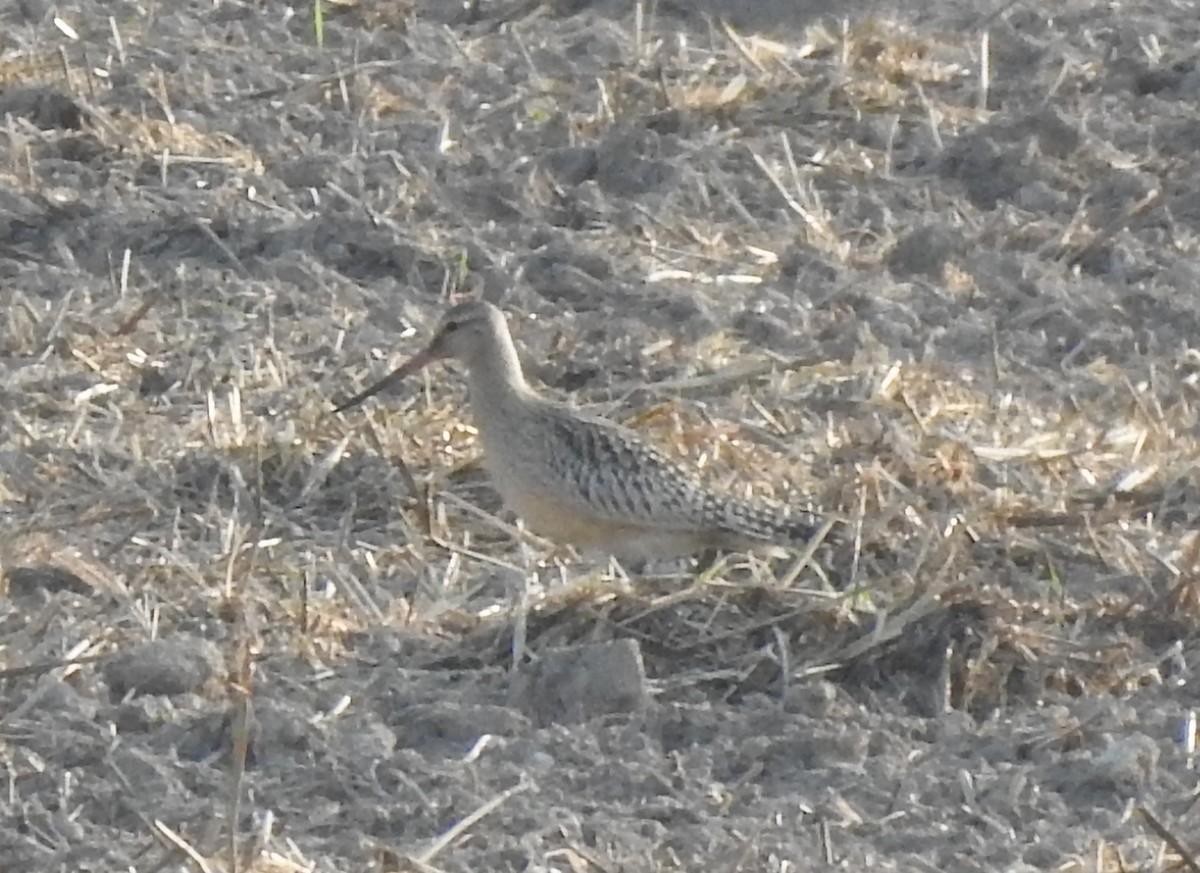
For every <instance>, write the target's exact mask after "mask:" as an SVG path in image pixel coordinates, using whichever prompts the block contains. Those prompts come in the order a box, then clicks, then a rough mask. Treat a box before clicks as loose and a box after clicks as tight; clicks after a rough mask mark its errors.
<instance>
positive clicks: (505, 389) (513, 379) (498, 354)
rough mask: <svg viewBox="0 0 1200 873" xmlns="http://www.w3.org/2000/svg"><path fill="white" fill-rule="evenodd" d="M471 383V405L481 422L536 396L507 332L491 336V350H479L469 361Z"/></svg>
mask: <svg viewBox="0 0 1200 873" xmlns="http://www.w3.org/2000/svg"><path fill="white" fill-rule="evenodd" d="M467 384H468V385H469V387H470V389H471V406H472V407H473V409H474V411H475V417H476V420H477V421H478V422H480V423H482V422H485V421H487V420H488V419H489V418H490V417H491V415H492V414H493V413H495V414H503V413H504V412H505V411H506V410H508V409H511V408H513V404H514V403H517V404H519V403H520V400H521V399H522V398H524V397H527V396H529V395H530V394H532V393H533V389H532V388H530V387H529V383H528V382H526V381H525V373H524V372H523V371H522V369H521V359H520V358H519V357H518V356H517V348H516V346H514V345H513V341H512V338H511V337H510V336H508V334H507V333H505V334H504V335H503V336H497V337H489V343H488V348H486V349H482V348H481V349H479V353H478V354H476V355H475V356H473V359H472V360H470V361H468V362H467Z"/></svg>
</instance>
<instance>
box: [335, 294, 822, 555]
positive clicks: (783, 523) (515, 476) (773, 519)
mask: <svg viewBox="0 0 1200 873" xmlns="http://www.w3.org/2000/svg"><path fill="white" fill-rule="evenodd" d="M444 359H455V360H457V361H460V362H461V363H462V364H464V365H465V366H466V370H467V383H468V387H469V390H470V401H469V402H470V407H471V411H472V414H473V416H474V419H475V424H476V427H477V428H478V430H479V434H480V437H481V440H482V442H483V452H484V466H485V467H486V469H487V471H488V473H489V475H490V477H491V481H492V484H493V485H494V487H495V488H496V490H497V491H498V492H499V493H500V497H501V499H502V500H503V501H504V503H505V505H506V506H507V507H508V508H509V509H511V510H513V511H514V512H515V513H516V514H517V516H519V517H520V518H521V519H522V520H523V521H524V522H525V525H526V527H528V528H529V529H530V530H531V531H533V532H534V533H537V534H539V535H541V536H544V537H546V538H547V539H550V540H553V541H555V542H558V543H567V544H570V545H572V546H575V547H576V548H578V549H579V550H580V551H582V552H585V553H586V552H591V553H606V554H610V555H614V556H616V557H618V558H620V559H626V560H660V559H669V558H679V557H685V556H689V555H695V554H698V553H702V552H704V553H709V554H711V553H712V552H713V551H714V550H730V551H750V550H754V549H760V548H764V547H780V546H782V547H791V548H796V549H802V548H804V547H805V545H806V544H807V542H808V540H809V538H810V537H811V536H812V535H813V533H814V531H813V529H812V528H811V527H809V526H808V525H806V524H803V523H801V522H799V521H797V520H795V519H792V518H790V517H789V516H788V514H787V513H786V512H785V511H784V510H783V508H782V507H779V506H775V505H771V504H768V503H766V502H762V503H758V502H749V501H745V500H739V499H736V498H733V497H730V496H726V495H723V494H720V493H719V492H715V491H712V490H709V489H708V488H706V487H704V485H702V484H701V483H700V481H699V480H698V479H697V478H696V477H695V476H694V475H692V474H691V473H690V472H689V471H688V470H686V469H685V468H684V467H683V466H682V465H681V464H680V463H678V462H676V461H674V460H672V459H671V458H670V457H668V456H667V455H665V454H664V453H663V452H662V451H660V450H659V449H657V448H655V447H654V446H652V445H650V444H649V443H647V442H644V441H643V440H642V439H641V438H640V437H639V436H638V435H637V434H636V433H635V432H634V431H632V430H630V429H629V428H627V427H623V426H622V425H619V424H616V423H615V422H612V421H609V420H607V419H605V418H600V417H598V416H594V415H589V414H587V413H584V412H581V411H580V410H577V409H574V408H572V407H570V406H567V405H565V404H563V403H558V402H556V401H553V400H550V399H547V398H546V397H543V396H542V395H541V394H539V393H538V392H537V391H535V390H534V389H533V388H532V387H531V386H530V384H529V382H528V381H527V380H526V378H525V374H524V372H523V370H522V369H521V362H520V359H519V358H518V356H517V349H516V346H515V345H514V344H513V340H512V335H511V334H510V333H509V330H508V323H507V322H506V321H505V318H504V314H503V313H502V312H501V311H500V310H499V309H497V308H496V307H495V306H493V305H492V304H490V303H487V302H485V301H482V300H471V301H467V302H464V303H459V304H458V305H456V306H454V307H453V308H451V309H450V310H449V311H447V312H446V314H445V315H444V316H443V317H442V320H441V323H440V324H439V326H438V329H437V332H436V333H435V334H434V336H433V339H432V340H431V341H430V342H429V345H427V346H426V347H425V349H424V350H423V351H421V352H418V353H417V354H416V355H414V356H413V357H412V358H410V359H409V360H408V361H406V362H405V363H403V364H401V365H400V366H399V367H397V368H396V369H395V370H393V371H392V372H391V373H390V374H389V375H387V376H386V377H384V378H383V379H381V380H380V381H378V382H376V383H375V384H373V385H371V386H370V387H369V388H367V389H366V390H364V391H362V392H360V393H359V394H356V395H355V396H353V397H351V398H349V399H348V400H345V401H343V402H342V403H340V404H338V405H337V407H336V408H335V409H334V412H342V411H344V410H347V409H350V408H351V407H353V406H357V405H358V404H360V403H362V402H363V401H364V400H366V399H367V398H368V397H370V396H372V395H373V394H376V393H378V392H380V391H382V390H383V389H385V388H387V387H389V386H391V385H393V384H395V383H397V382H399V381H401V380H403V379H404V378H406V377H407V376H409V375H411V374H413V373H415V372H417V371H418V370H420V369H422V368H423V367H426V366H428V365H429V364H431V363H433V362H435V361H439V360H444Z"/></svg>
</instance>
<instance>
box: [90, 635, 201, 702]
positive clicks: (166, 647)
mask: <svg viewBox="0 0 1200 873" xmlns="http://www.w3.org/2000/svg"><path fill="white" fill-rule="evenodd" d="M220 670H221V656H220V653H219V652H217V649H216V647H215V646H214V645H212V643H209V642H207V641H204V640H198V639H193V638H188V637H183V638H172V639H165V640H154V641H153V642H149V643H143V644H141V645H139V646H135V647H133V648H131V649H127V650H125V651H123V652H121V653H119V654H118V655H116V656H115V657H114V658H113V659H112V660H111V661H109V662H108V663H107V664H106V665H105V666H104V680H105V681H106V682H107V683H108V687H109V688H110V689H111V690H112V693H113V696H114V697H117V698H122V697H125V696H126V695H127V694H129V693H130V692H133V693H135V694H164V695H168V696H170V695H175V694H187V693H188V692H192V691H199V690H200V687H201V686H202V685H204V684H205V683H206V682H208V680H210V679H212V678H213V677H214V676H216V675H217V674H218V672H219V671H220Z"/></svg>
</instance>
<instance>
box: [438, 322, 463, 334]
mask: <svg viewBox="0 0 1200 873" xmlns="http://www.w3.org/2000/svg"><path fill="white" fill-rule="evenodd" d="M460 327H462V322H461V321H447V322H446V323H445V324H443V325H442V333H454V332H455V331H456V330H458V329H459V328H460Z"/></svg>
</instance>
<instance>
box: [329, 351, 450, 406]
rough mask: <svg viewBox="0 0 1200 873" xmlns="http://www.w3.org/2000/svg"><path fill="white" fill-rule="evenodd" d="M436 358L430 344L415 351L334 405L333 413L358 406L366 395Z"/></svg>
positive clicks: (389, 384) (375, 392)
mask: <svg viewBox="0 0 1200 873" xmlns="http://www.w3.org/2000/svg"><path fill="white" fill-rule="evenodd" d="M437 359H438V355H437V354H435V353H434V351H433V347H432V346H430V347H429V348H427V349H425V350H424V351H422V352H417V354H415V355H413V356H412V357H411V358H409V359H408V360H407V361H405V362H404V363H403V364H401V365H400V366H399V367H397V368H396V369H394V370H392V372H390V373H388V374H387V375H386V376H384V377H383V378H382V379H380V380H379V381H378V382H376V383H375V384H374V385H371V386H370V387H369V388H365V389H364V390H362V391H360V392H358V393H357V394H355V395H354V396H353V397H351V398H349V399H348V400H343V401H342V402H341V403H339V404H338V405H337V406H335V407H334V408H333V411H334V413H338V412H345V411H346V410H347V409H353V408H354V407H355V406H358V404H360V403H362V402H363V401H364V400H366V399H367V398H368V397H371V396H373V395H375V394H378V393H379V392H380V391H383V390H384V389H385V388H390V387H392V386H393V385H395V384H396V383H397V382H403V381H404V380H405V379H407V378H408V377H409V376H411V375H412V374H413V373H415V372H417V371H418V370H420V369H422V368H423V367H427V366H429V365H430V364H432V363H433V362H434V361H436V360H437Z"/></svg>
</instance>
